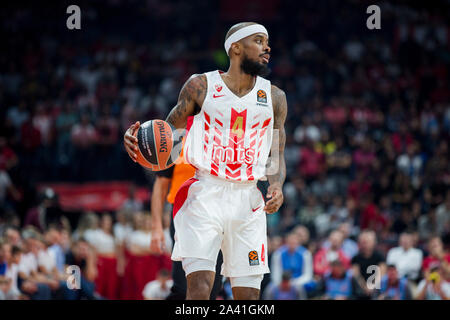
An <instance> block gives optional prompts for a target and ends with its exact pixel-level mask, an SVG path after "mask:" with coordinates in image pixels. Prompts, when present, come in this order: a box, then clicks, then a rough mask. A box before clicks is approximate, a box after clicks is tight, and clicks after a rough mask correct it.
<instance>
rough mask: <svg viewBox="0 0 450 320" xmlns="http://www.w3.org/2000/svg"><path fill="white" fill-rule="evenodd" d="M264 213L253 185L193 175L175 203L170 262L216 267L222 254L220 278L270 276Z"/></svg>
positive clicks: (184, 185)
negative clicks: (186, 261) (188, 261)
mask: <svg viewBox="0 0 450 320" xmlns="http://www.w3.org/2000/svg"><path fill="white" fill-rule="evenodd" d="M263 209H264V198H263V196H262V194H261V192H260V191H259V190H258V188H257V187H256V182H231V181H226V180H222V179H220V178H216V177H213V176H210V175H207V174H199V173H198V172H197V173H196V175H195V177H194V178H191V179H189V180H187V181H186V182H185V183H184V184H183V185H182V186H181V187H180V189H179V190H178V193H177V195H176V197H175V202H174V208H173V215H174V226H175V244H174V248H173V251H172V260H174V261H181V260H182V259H183V258H200V259H208V260H211V261H214V262H216V260H217V255H218V253H219V250H220V249H222V254H223V264H222V269H221V274H222V275H223V276H225V277H243V276H250V275H258V274H264V273H269V272H270V271H269V267H268V263H267V222H266V213H265V211H264V210H263Z"/></svg>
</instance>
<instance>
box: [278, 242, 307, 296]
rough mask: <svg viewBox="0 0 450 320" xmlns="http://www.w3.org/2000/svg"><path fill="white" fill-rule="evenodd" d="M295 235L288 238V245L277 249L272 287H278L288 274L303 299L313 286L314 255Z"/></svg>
mask: <svg viewBox="0 0 450 320" xmlns="http://www.w3.org/2000/svg"><path fill="white" fill-rule="evenodd" d="M299 240H300V239H299V237H298V236H297V234H295V233H290V234H288V235H287V236H286V244H285V245H283V246H282V247H280V248H279V249H277V250H276V251H275V252H274V253H273V255H272V259H271V265H270V266H271V280H272V285H271V286H272V287H277V286H279V285H280V283H281V282H282V275H283V274H284V273H286V272H288V273H289V275H290V279H291V280H290V283H291V285H293V286H294V287H295V288H296V290H297V291H298V293H299V294H301V295H302V297H306V292H307V291H309V290H310V288H311V287H312V286H313V283H312V282H313V265H312V255H311V252H309V251H308V249H306V248H305V247H304V246H303V243H300V242H299Z"/></svg>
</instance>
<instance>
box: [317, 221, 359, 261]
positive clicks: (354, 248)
mask: <svg viewBox="0 0 450 320" xmlns="http://www.w3.org/2000/svg"><path fill="white" fill-rule="evenodd" d="M351 227H352V226H351V224H350V223H349V222H344V223H341V224H340V225H339V226H338V228H337V229H338V230H339V231H341V232H342V235H343V237H344V241H343V242H342V251H343V252H344V254H345V255H346V256H347V257H348V258H349V259H352V258H353V257H354V256H355V255H356V254H357V253H358V244H357V243H356V242H355V241H354V240H353V239H350V231H351ZM329 247H330V241H329V240H327V241H325V242H324V243H323V244H322V248H329Z"/></svg>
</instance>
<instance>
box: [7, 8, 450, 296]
mask: <svg viewBox="0 0 450 320" xmlns="http://www.w3.org/2000/svg"><path fill="white" fill-rule="evenodd" d="M265 2H267V1H263V3H265ZM144 3H145V5H143V6H141V5H138V4H137V2H136V1H132V0H130V1H124V2H117V1H107V2H102V3H101V4H100V2H99V1H90V2H89V3H87V2H86V3H83V2H82V3H81V4H80V7H81V8H82V17H83V18H82V30H79V31H68V30H67V29H65V20H64V19H65V18H64V19H62V17H60V16H57V15H56V13H60V12H65V8H61V10H59V11H58V10H49V9H48V8H33V10H31V9H26V8H22V9H20V10H17V9H15V8H6V9H5V10H3V11H2V12H1V13H0V17H1V19H0V21H1V22H0V24H1V26H2V29H3V30H4V31H6V33H7V35H8V36H7V37H5V38H4V43H3V44H2V54H1V55H0V70H1V71H0V105H1V106H2V107H1V109H0V122H1V127H0V128H1V131H0V210H1V212H0V239H1V247H0V281H1V285H2V287H1V290H0V295H2V292H3V293H4V295H5V296H6V297H15V298H30V299H38V298H49V297H54V298H55V297H56V298H58V297H59V298H67V299H71V298H80V297H81V296H82V297H84V298H124V299H126V298H144V296H142V294H143V291H145V290H144V287H145V285H146V284H147V283H149V282H151V281H159V282H158V283H162V284H161V286H162V287H164V288H165V286H166V285H167V281H170V279H168V276H167V274H168V273H167V272H168V270H169V271H170V263H168V262H167V256H165V257H155V256H152V255H150V254H149V252H148V251H146V250H147V249H148V247H146V243H147V242H148V243H149V242H150V238H149V237H150V235H149V230H150V226H149V225H147V224H150V222H149V219H148V213H143V212H144V211H143V210H145V208H142V207H139V206H137V207H135V206H131V207H127V208H123V210H118V211H117V212H110V213H107V214H103V213H95V214H94V213H84V214H83V215H82V216H81V217H80V220H79V221H77V222H76V223H69V222H68V221H67V219H66V216H67V213H65V214H61V213H60V211H61V210H60V209H58V208H57V207H58V204H57V203H54V200H51V199H55V195H52V194H51V193H52V192H51V190H47V191H46V192H44V193H42V194H40V193H38V192H37V189H36V185H37V183H39V182H49V181H73V182H84V181H94V180H113V179H115V180H133V181H135V182H136V183H138V184H147V185H149V187H150V186H151V182H152V181H151V179H150V180H148V176H147V175H145V174H144V173H143V171H142V170H141V168H139V166H136V165H135V164H134V163H133V162H132V161H130V160H129V159H128V156H127V155H126V153H125V151H124V149H123V146H122V136H123V133H124V132H125V130H126V129H127V128H128V127H129V125H130V124H131V123H133V122H134V121H136V120H140V121H141V122H143V121H145V120H148V119H156V118H160V119H164V118H165V117H166V115H167V114H168V112H169V110H170V109H171V107H172V106H173V105H174V104H175V103H176V100H177V96H178V92H179V89H180V88H181V86H182V84H183V83H184V81H186V79H187V78H188V77H189V76H190V75H191V74H193V73H201V72H206V71H210V70H214V69H222V70H226V68H227V60H226V59H227V57H226V54H225V52H224V51H223V48H222V40H223V36H224V34H225V32H226V30H227V29H228V28H229V26H231V25H232V24H233V23H235V22H237V21H242V20H258V21H259V22H261V23H263V24H265V25H266V27H267V29H268V30H269V33H270V45H271V48H272V59H271V63H270V67H271V69H272V73H271V74H270V75H269V77H268V78H269V79H270V80H271V81H272V83H274V84H275V85H277V86H279V87H280V88H282V89H283V90H284V91H285V92H286V96H287V99H288V108H289V110H288V118H287V123H286V132H287V142H286V152H285V157H286V165H287V178H286V183H285V185H284V196H285V203H284V205H283V207H282V208H281V209H280V212H279V213H277V214H274V215H269V216H268V217H267V218H268V230H269V240H270V241H269V243H270V248H269V249H270V263H271V270H272V273H271V274H270V275H266V277H265V280H264V283H263V289H264V290H263V298H268V299H315V298H328V299H342V298H344V299H449V298H450V289H449V286H450V273H449V265H448V262H449V261H450V258H449V254H448V253H447V252H448V250H449V246H450V191H449V189H450V188H449V183H450V162H449V161H448V159H449V149H448V141H449V140H450V139H449V133H450V90H449V72H448V70H449V65H450V54H449V52H450V50H449V44H450V28H449V24H448V21H450V17H449V12H450V11H449V10H442V8H439V7H437V8H436V9H433V8H422V7H414V6H408V5H406V4H405V3H406V2H405V3H403V4H402V2H399V4H397V5H393V4H389V3H386V2H382V3H380V7H381V12H382V29H381V30H373V31H371V30H368V29H367V28H366V27H365V20H366V18H367V17H368V15H367V14H365V12H366V7H365V5H364V3H363V2H358V1H327V6H325V7H324V6H322V5H321V4H320V3H318V2H317V1H302V2H301V3H297V2H289V1H273V2H272V4H271V10H269V11H267V12H266V11H265V12H263V13H261V12H259V11H258V10H257V8H256V7H255V6H250V5H249V6H248V8H247V7H246V10H247V15H245V14H244V13H242V12H241V13H239V12H237V11H236V12H235V16H233V17H232V18H230V17H229V16H224V15H223V10H220V9H218V8H219V7H220V8H222V9H223V8H225V7H226V8H230V6H231V5H235V6H236V7H239V5H240V4H239V3H238V2H237V1H228V2H227V4H225V2H224V1H218V3H215V2H203V1H198V2H196V1H193V2H189V4H188V5H186V4H183V3H182V2H179V1H174V2H164V3H163V2H162V1H157V0H153V1H146V2H144ZM249 3H253V2H252V1H249ZM442 3H444V5H445V4H447V8H448V2H447V3H446V2H445V1H443V2H441V1H437V2H436V5H439V4H441V5H442ZM252 10H253V11H252ZM195 12H202V13H203V14H202V15H195V14H193V13H195ZM44 15H45V16H46V17H47V19H46V20H45V21H41V20H40V17H42V16H44ZM169 22H170V23H169ZM34 23H39V26H40V29H36V28H35V26H34ZM206 25H207V26H208V27H207V28H205V26H206ZM185 30H189V32H188V33H186V31H185ZM25 39H26V41H25ZM3 47H4V48H3ZM58 210H59V211H58ZM55 212H59V213H57V214H56V213H55ZM69 218H70V217H69ZM139 219H141V220H139ZM85 220H86V221H85ZM97 220H99V221H97ZM145 221H147V222H145ZM146 223H147V224H146ZM116 226H117V228H116ZM116 229H117V230H116ZM72 230H74V231H72ZM119 230H121V231H119ZM124 230H126V231H124ZM125 234H126V236H125ZM133 235H134V236H133ZM133 239H134V240H133ZM133 241H135V242H136V243H135V244H133ZM167 247H168V248H170V246H169V245H168V246H167ZM138 248H139V249H138ZM141 250H142V251H141ZM74 261H76V262H77V263H80V264H79V265H80V266H81V269H82V270H81V271H82V272H81V273H82V279H83V284H84V285H83V284H82V285H81V286H82V287H83V288H84V289H83V290H82V292H78V294H80V295H81V296H80V295H78V296H76V297H74V295H73V292H72V291H67V290H65V289H64V287H67V286H64V284H63V282H65V281H66V280H67V277H68V276H69V275H68V274H66V273H65V269H64V268H65V265H71V264H73V262H74ZM75 264H76V263H75ZM147 265H151V266H154V267H153V269H151V270H153V271H152V272H150V273H151V275H150V274H147V275H142V274H141V273H140V272H139V271H136V272H132V275H133V276H135V278H132V279H131V278H127V276H126V275H127V272H126V271H125V270H134V269H133V268H137V269H136V270H140V269H139V268H144V267H143V266H147ZM127 267H128V268H131V269H127ZM369 267H370V270H368V268H369ZM159 271H161V273H160V274H159V273H158V272H159ZM372 275H379V277H378V276H377V277H371V276H372ZM375 278H376V279H378V278H379V279H381V281H375V280H373V279H375ZM8 279H10V280H8ZM105 279H109V280H105ZM111 279H115V280H111ZM106 283H109V285H111V287H108V285H107V284H106ZM111 283H114V285H113V284H111ZM161 286H159V287H158V286H156V285H155V283H153V284H152V285H151V286H150V287H151V288H153V289H152V290H153V291H155V290H156V289H154V288H156V287H158V288H159V289H161V288H160V287H161ZM159 289H158V290H159ZM148 290H150V289H148ZM148 290H147V291H148ZM152 290H150V291H152ZM161 290H162V289H161ZM156 291H157V290H156ZM121 294H122V295H121ZM222 298H224V299H230V298H232V295H231V291H230V290H229V283H228V282H227V281H225V283H224V290H223V294H222Z"/></svg>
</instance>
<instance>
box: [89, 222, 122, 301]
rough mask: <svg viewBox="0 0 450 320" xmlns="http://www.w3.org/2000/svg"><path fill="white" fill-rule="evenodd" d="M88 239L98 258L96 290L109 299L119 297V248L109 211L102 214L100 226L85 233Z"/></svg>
mask: <svg viewBox="0 0 450 320" xmlns="http://www.w3.org/2000/svg"><path fill="white" fill-rule="evenodd" d="M85 238H86V241H87V242H88V243H89V244H90V245H91V247H92V248H93V249H94V250H95V253H96V260H97V277H96V278H95V290H96V292H97V293H98V294H99V295H100V296H102V297H104V298H107V299H111V300H115V299H117V297H118V290H119V288H118V285H119V281H118V280H119V279H118V276H117V256H118V255H117V250H118V248H117V247H116V242H115V239H114V236H113V231H112V217H111V215H110V214H108V213H104V214H102V216H101V219H100V224H99V227H98V228H97V229H96V230H93V231H91V232H86V233H85Z"/></svg>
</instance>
